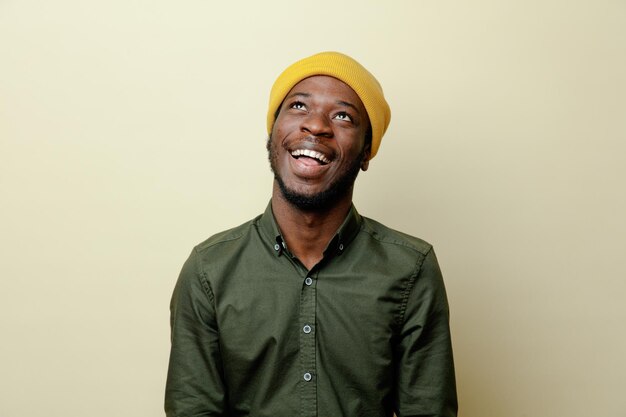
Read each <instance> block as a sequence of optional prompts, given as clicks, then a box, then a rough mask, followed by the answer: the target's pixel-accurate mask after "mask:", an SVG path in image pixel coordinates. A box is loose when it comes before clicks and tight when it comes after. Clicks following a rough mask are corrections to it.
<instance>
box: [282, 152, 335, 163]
mask: <svg viewBox="0 0 626 417" xmlns="http://www.w3.org/2000/svg"><path fill="white" fill-rule="evenodd" d="M291 156H292V157H293V158H295V159H298V160H301V161H302V162H304V163H307V164H311V165H313V164H317V165H326V164H329V163H330V159H328V157H326V156H325V155H324V154H323V153H321V152H317V151H312V150H310V149H296V150H294V151H291Z"/></svg>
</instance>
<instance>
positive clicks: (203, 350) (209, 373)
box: [165, 249, 226, 417]
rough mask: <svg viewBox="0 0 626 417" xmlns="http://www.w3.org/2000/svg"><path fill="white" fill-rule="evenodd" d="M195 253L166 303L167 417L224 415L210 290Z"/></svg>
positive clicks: (216, 334)
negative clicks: (169, 345)
mask: <svg viewBox="0 0 626 417" xmlns="http://www.w3.org/2000/svg"><path fill="white" fill-rule="evenodd" d="M197 258H198V254H197V252H196V251H195V249H194V251H193V252H192V253H191V255H190V256H189V259H188V260H187V262H185V265H184V266H183V269H182V271H181V273H180V276H179V278H178V282H177V283H176V287H175V289H174V294H173V295H172V301H171V306H170V310H171V323H170V324H171V331H172V334H171V342H172V348H171V351H170V361H169V369H168V374H167V384H166V388H165V413H166V415H167V416H168V417H191V416H193V417H209V416H222V415H224V414H225V412H224V408H225V397H226V396H225V388H224V382H223V377H222V376H223V372H222V361H221V358H220V352H219V333H218V329H217V323H216V318H215V306H214V299H213V292H212V291H211V288H210V286H209V283H208V281H207V280H206V276H205V275H204V274H203V272H202V271H201V270H200V268H199V265H198V259H197Z"/></svg>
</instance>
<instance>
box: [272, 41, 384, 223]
mask: <svg viewBox="0 0 626 417" xmlns="http://www.w3.org/2000/svg"><path fill="white" fill-rule="evenodd" d="M389 119H390V111H389V106H388V105H387V103H386V101H385V99H384V96H383V94H382V89H381V88H380V85H379V84H378V82H377V81H376V79H375V78H374V77H373V76H372V75H371V74H370V73H369V72H368V71H367V70H366V69H365V68H363V67H362V66H361V65H360V64H359V63H357V62H356V61H354V60H353V59H352V58H349V57H347V56H345V55H342V54H338V53H333V52H327V53H322V54H318V55H314V56H312V57H310V58H306V59H304V60H301V61H298V62H296V63H295V64H293V65H292V66H290V67H289V68H287V69H286V70H285V71H284V72H283V73H282V74H281V75H280V76H279V77H278V79H277V80H276V82H275V84H274V86H273V88H272V93H271V95H270V106H269V110H268V133H269V134H270V138H269V140H268V143H267V149H268V151H269V158H270V164H271V167H272V171H273V172H274V175H275V179H276V183H277V185H278V186H279V188H280V192H281V194H282V196H283V197H284V198H285V199H286V200H287V201H288V202H289V203H291V204H292V205H294V206H296V207H298V208H299V209H302V210H307V211H316V210H322V209H325V208H328V207H332V206H333V204H336V203H337V202H338V201H340V200H341V199H349V200H351V198H352V189H353V185H354V181H355V179H356V177H357V175H358V172H359V170H363V171H365V170H367V168H368V166H369V160H370V159H371V158H372V157H373V156H374V155H375V154H376V152H377V150H378V147H379V145H380V141H381V138H382V135H383V134H384V131H385V130H386V128H387V126H388V124H389Z"/></svg>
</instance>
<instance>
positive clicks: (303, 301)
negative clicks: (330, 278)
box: [299, 272, 317, 417]
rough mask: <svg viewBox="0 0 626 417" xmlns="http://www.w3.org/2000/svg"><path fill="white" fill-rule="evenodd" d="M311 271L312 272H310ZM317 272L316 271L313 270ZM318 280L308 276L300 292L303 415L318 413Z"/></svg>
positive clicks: (312, 416) (310, 416)
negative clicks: (316, 336) (316, 324)
mask: <svg viewBox="0 0 626 417" xmlns="http://www.w3.org/2000/svg"><path fill="white" fill-rule="evenodd" d="M309 273H310V272H309ZM313 274H316V272H313ZM316 284H317V280H316V279H314V278H313V277H311V276H308V275H307V276H306V277H305V279H304V283H303V285H302V287H301V292H300V317H299V321H300V366H301V368H300V369H301V372H302V373H301V374H300V375H302V380H301V384H300V399H301V401H302V404H301V412H302V414H301V415H303V416H309V417H314V416H316V415H317V383H316V380H315V372H316V368H315V364H316V359H315V355H316V352H315V331H314V325H315V310H316V302H317V301H316V291H317V288H316V287H317V286H316Z"/></svg>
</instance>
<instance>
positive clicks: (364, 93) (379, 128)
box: [267, 52, 391, 159]
mask: <svg viewBox="0 0 626 417" xmlns="http://www.w3.org/2000/svg"><path fill="white" fill-rule="evenodd" d="M313 75H328V76H331V77H334V78H337V79H338V80H340V81H343V82H344V83H346V84H347V85H349V86H350V88H352V89H353V90H354V92H355V93H356V94H357V95H358V96H359V98H360V99H361V101H362V102H363V105H364V106H365V109H366V110H367V115H368V116H369V119H370V124H371V126H372V149H371V154H370V159H372V158H373V157H374V156H375V155H376V153H377V152H378V147H379V146H380V141H381V140H382V138H383V135H384V134H385V131H386V130H387V126H389V121H390V120H391V109H390V108H389V105H388V104H387V101H385V96H384V95H383V89H382V87H381V86H380V84H379V83H378V81H377V80H376V78H374V76H373V75H372V74H370V72H369V71H368V70H366V69H365V68H364V67H363V66H362V65H361V64H359V63H358V62H356V61H355V60H354V59H352V58H350V57H349V56H347V55H344V54H341V53H339V52H322V53H319V54H316V55H313V56H310V57H308V58H304V59H302V60H300V61H298V62H296V63H294V64H292V65H291V66H290V67H288V68H287V69H286V70H285V71H283V73H282V74H280V75H279V76H278V78H277V79H276V81H275V82H274V85H273V86H272V91H271V92H270V103H269V109H268V111H267V133H268V134H271V133H272V127H273V126H274V120H275V114H276V111H277V110H278V108H279V107H280V105H281V104H282V102H283V100H284V99H285V96H286V95H287V94H288V93H289V91H291V89H292V88H293V87H294V86H295V85H296V84H298V83H299V82H300V81H302V80H304V79H305V78H308V77H311V76H313Z"/></svg>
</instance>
